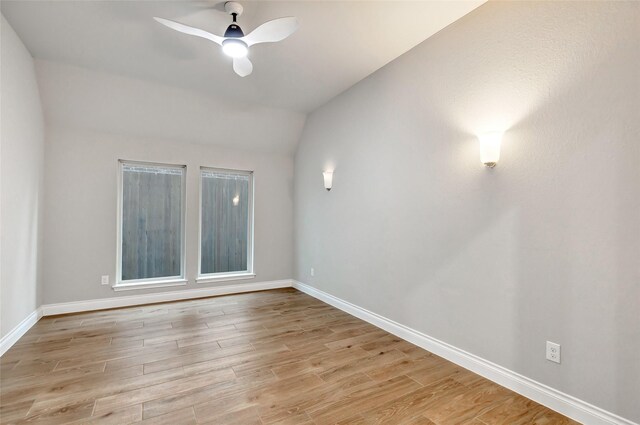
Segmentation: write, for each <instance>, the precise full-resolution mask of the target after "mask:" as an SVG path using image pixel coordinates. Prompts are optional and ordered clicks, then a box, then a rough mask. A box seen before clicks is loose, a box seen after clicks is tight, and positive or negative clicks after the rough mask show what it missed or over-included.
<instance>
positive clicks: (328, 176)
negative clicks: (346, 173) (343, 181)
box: [322, 171, 333, 191]
mask: <svg viewBox="0 0 640 425" xmlns="http://www.w3.org/2000/svg"><path fill="white" fill-rule="evenodd" d="M322 175H323V176H324V188H325V189H327V191H329V190H331V186H332V185H333V171H325V172H323V173H322Z"/></svg>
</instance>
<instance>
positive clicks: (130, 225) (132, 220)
mask: <svg viewBox="0 0 640 425" xmlns="http://www.w3.org/2000/svg"><path fill="white" fill-rule="evenodd" d="M184 174H185V170H184V168H180V167H170V166H155V165H140V164H129V163H123V164H122V220H121V223H122V246H121V248H122V249H121V253H122V258H121V266H122V267H121V273H122V275H121V280H122V281H127V280H137V279H151V278H167V277H180V276H182V274H183V273H182V258H183V255H182V237H183V234H182V232H183V225H182V217H183V211H182V208H183V205H182V204H183V202H182V200H183V190H184Z"/></svg>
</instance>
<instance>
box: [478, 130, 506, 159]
mask: <svg viewBox="0 0 640 425" xmlns="http://www.w3.org/2000/svg"><path fill="white" fill-rule="evenodd" d="M478 140H479V141H480V161H482V163H483V164H484V165H486V166H487V167H489V168H493V167H495V166H496V164H497V163H498V160H499V159H500V144H501V143H502V133H501V132H498V131H494V132H491V133H484V134H480V135H479V136H478Z"/></svg>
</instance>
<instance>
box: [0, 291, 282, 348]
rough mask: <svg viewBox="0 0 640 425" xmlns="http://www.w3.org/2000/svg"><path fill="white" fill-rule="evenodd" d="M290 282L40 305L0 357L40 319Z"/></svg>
mask: <svg viewBox="0 0 640 425" xmlns="http://www.w3.org/2000/svg"><path fill="white" fill-rule="evenodd" d="M291 286H293V281H292V280H291V279H284V280H271V281H267V282H255V283H239V284H235V285H224V286H213V287H210V288H198V289H185V290H182V291H171V292H158V293H153V294H142V295H129V296H123V297H113V298H102V299H94V300H86V301H72V302H68V303H59V304H44V305H42V306H40V307H38V309H37V310H36V311H34V312H33V313H31V314H30V315H29V316H27V317H26V318H25V319H24V320H23V321H22V322H20V324H18V326H16V327H15V328H13V329H12V330H11V332H9V333H8V334H7V335H5V336H3V337H2V339H0V356H2V355H3V354H4V353H6V352H7V350H8V349H9V348H11V347H12V346H13V344H15V343H16V341H18V340H19V339H20V337H21V336H22V335H24V334H25V333H26V332H27V331H28V330H29V329H31V327H32V326H33V325H35V324H36V323H37V322H38V320H40V318H41V317H42V316H54V315H56V314H67V313H79V312H83V311H93V310H104V309H107V308H117V307H129V306H134V305H142V304H152V303H161V302H167V301H179V300H189V299H193V298H205V297H213V296H218V295H231V294H240V293H243V292H255V291H266V290H269V289H278V288H290V287H291Z"/></svg>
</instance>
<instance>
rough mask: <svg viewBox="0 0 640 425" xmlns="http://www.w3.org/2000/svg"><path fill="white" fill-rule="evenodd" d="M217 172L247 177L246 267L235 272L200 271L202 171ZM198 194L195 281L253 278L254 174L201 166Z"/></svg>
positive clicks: (249, 171) (207, 281) (247, 171)
mask: <svg viewBox="0 0 640 425" xmlns="http://www.w3.org/2000/svg"><path fill="white" fill-rule="evenodd" d="M205 171H209V172H214V173H215V172H218V173H227V174H236V175H241V176H248V177H249V188H248V196H247V199H248V205H247V208H248V211H247V217H248V218H247V269H246V270H240V271H236V272H220V273H205V274H203V273H202V218H203V217H202V191H203V188H204V184H203V176H202V174H203V172H205ZM198 185H199V196H198V273H197V278H196V283H215V282H226V281H230V280H246V279H253V278H254V277H255V276H256V275H255V272H254V267H253V259H254V234H253V233H254V197H255V190H254V188H255V175H254V172H253V171H251V170H236V169H230V168H219V167H206V166H201V167H200V172H199V174H198Z"/></svg>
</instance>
